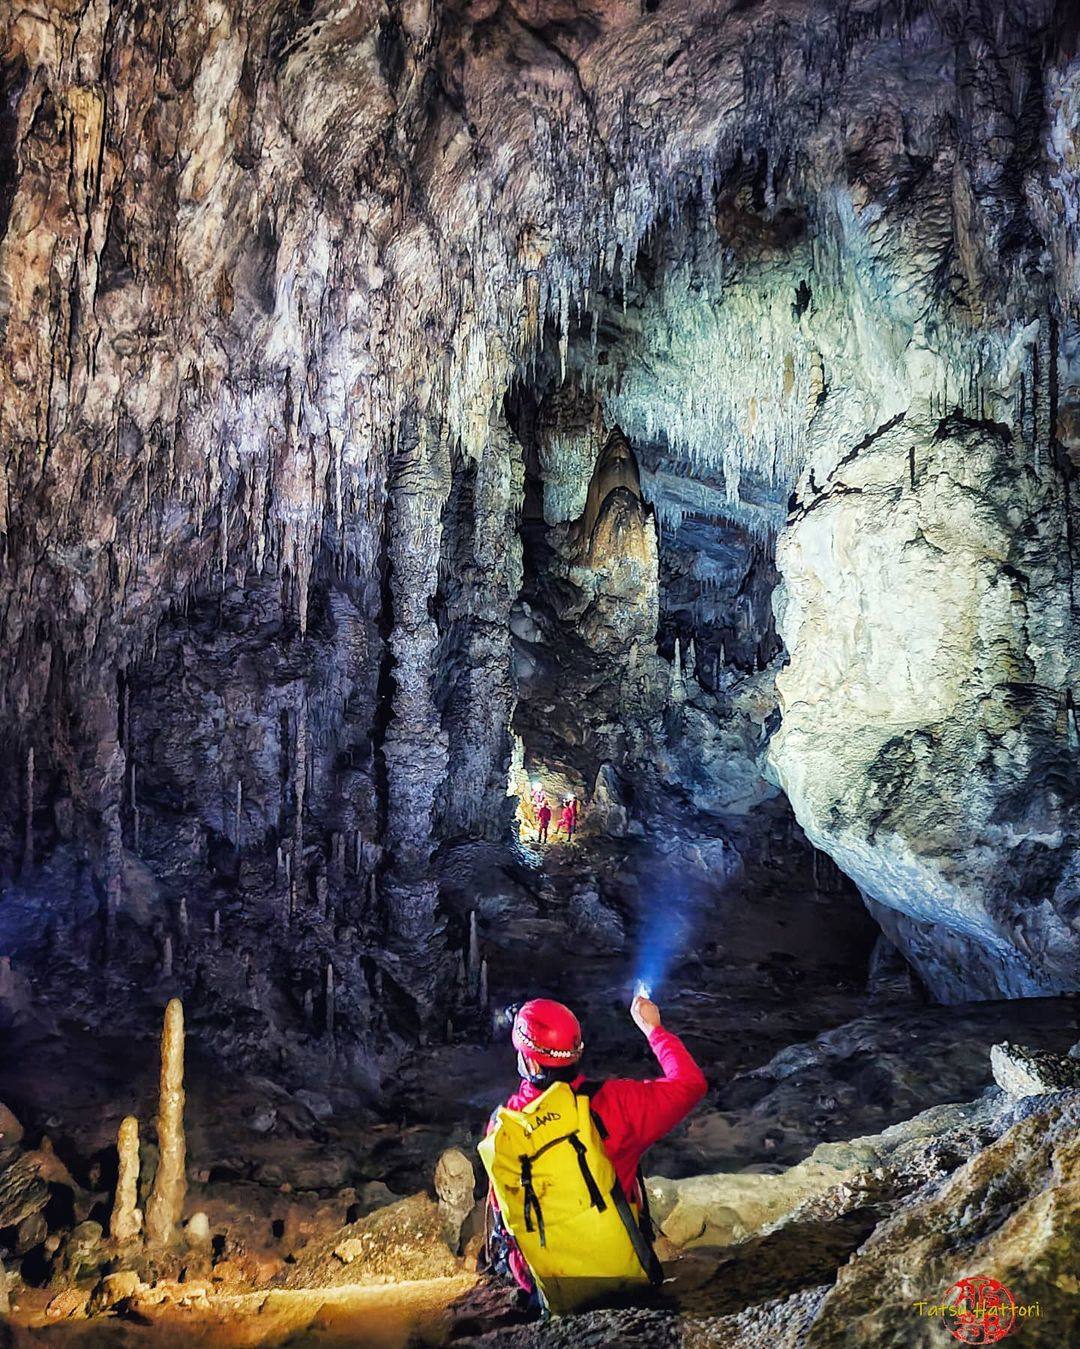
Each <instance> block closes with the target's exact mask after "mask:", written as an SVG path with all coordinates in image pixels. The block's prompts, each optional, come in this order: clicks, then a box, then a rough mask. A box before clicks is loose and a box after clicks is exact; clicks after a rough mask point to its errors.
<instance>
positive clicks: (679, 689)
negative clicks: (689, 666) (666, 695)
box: [671, 637, 686, 703]
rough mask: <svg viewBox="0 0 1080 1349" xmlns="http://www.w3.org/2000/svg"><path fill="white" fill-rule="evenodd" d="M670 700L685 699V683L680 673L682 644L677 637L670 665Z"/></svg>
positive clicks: (678, 701)
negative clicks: (673, 656)
mask: <svg viewBox="0 0 1080 1349" xmlns="http://www.w3.org/2000/svg"><path fill="white" fill-rule="evenodd" d="M671 701H672V702H673V703H684V702H685V701H686V685H685V683H684V682H683V673H682V644H681V643H680V641H679V639H678V637H676V638H675V659H674V662H673V664H672V667H671Z"/></svg>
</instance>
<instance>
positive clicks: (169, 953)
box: [161, 933, 173, 979]
mask: <svg viewBox="0 0 1080 1349" xmlns="http://www.w3.org/2000/svg"><path fill="white" fill-rule="evenodd" d="M172 972H173V943H172V937H170V936H169V934H168V933H166V934H165V938H164V940H163V941H162V943H161V973H162V976H163V977H164V978H166V979H171V978H172Z"/></svg>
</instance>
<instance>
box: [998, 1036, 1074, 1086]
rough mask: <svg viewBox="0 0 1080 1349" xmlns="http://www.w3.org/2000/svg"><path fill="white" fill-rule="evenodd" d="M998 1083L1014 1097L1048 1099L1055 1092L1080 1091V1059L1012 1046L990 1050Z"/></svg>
mask: <svg viewBox="0 0 1080 1349" xmlns="http://www.w3.org/2000/svg"><path fill="white" fill-rule="evenodd" d="M990 1067H991V1068H992V1069H993V1071H994V1081H995V1082H996V1083H997V1084H998V1086H999V1087H1000V1088H1001V1090H1002V1091H1006V1092H1008V1093H1009V1095H1010V1096H1046V1095H1049V1094H1050V1093H1051V1092H1055V1091H1080V1059H1076V1058H1074V1057H1072V1056H1071V1054H1049V1053H1046V1052H1045V1051H1042V1050H1037V1049H1028V1048H1026V1047H1025V1046H1024V1045H1014V1044H1010V1043H1009V1042H1008V1040H1005V1041H1003V1042H1002V1043H1001V1044H999V1045H994V1046H993V1047H992V1048H991V1050H990Z"/></svg>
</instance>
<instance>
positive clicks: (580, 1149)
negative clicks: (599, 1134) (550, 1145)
mask: <svg viewBox="0 0 1080 1349" xmlns="http://www.w3.org/2000/svg"><path fill="white" fill-rule="evenodd" d="M594 1118H595V1116H594ZM568 1142H569V1143H570V1146H571V1147H572V1148H573V1149H574V1151H575V1152H576V1153H577V1160H578V1166H579V1167H580V1168H581V1178H582V1180H583V1181H584V1182H585V1188H586V1189H587V1190H588V1192H589V1203H590V1204H592V1206H593V1208H594V1209H596V1211H597V1213H605V1212H606V1211H607V1204H605V1203H604V1196H603V1195H602V1194H601V1193H600V1186H599V1185H597V1183H596V1177H595V1176H594V1175H593V1173H592V1171H591V1170H590V1168H589V1153H588V1149H587V1148H586V1147H585V1144H584V1143H583V1142H582V1141H581V1139H580V1138H579V1137H578V1136H577V1134H571V1135H570V1137H569V1139H568Z"/></svg>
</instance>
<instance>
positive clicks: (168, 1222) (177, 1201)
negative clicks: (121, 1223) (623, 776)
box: [146, 998, 187, 1246]
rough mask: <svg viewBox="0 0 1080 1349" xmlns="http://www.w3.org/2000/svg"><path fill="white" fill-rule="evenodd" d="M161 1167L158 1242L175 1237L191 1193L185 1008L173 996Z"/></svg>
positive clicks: (152, 1213) (153, 1200)
mask: <svg viewBox="0 0 1080 1349" xmlns="http://www.w3.org/2000/svg"><path fill="white" fill-rule="evenodd" d="M157 1135H158V1167H157V1173H156V1175H155V1176H154V1187H153V1190H152V1191H151V1194H150V1199H149V1201H148V1203H147V1205H146V1235H147V1239H148V1241H149V1242H150V1243H151V1244H152V1245H154V1246H165V1245H168V1244H169V1242H171V1241H172V1239H173V1237H174V1235H175V1233H176V1227H177V1224H178V1223H179V1221H180V1217H181V1214H182V1213H183V1209H184V1197H185V1195H186V1194H187V1175H186V1172H185V1160H186V1158H185V1153H186V1147H185V1142H184V1008H183V1004H182V1003H181V1002H180V999H179V998H173V999H172V1000H171V1001H170V1003H169V1005H168V1007H166V1009H165V1025H164V1029H163V1031H162V1036H161V1090H160V1096H159V1098H158V1116H157Z"/></svg>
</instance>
